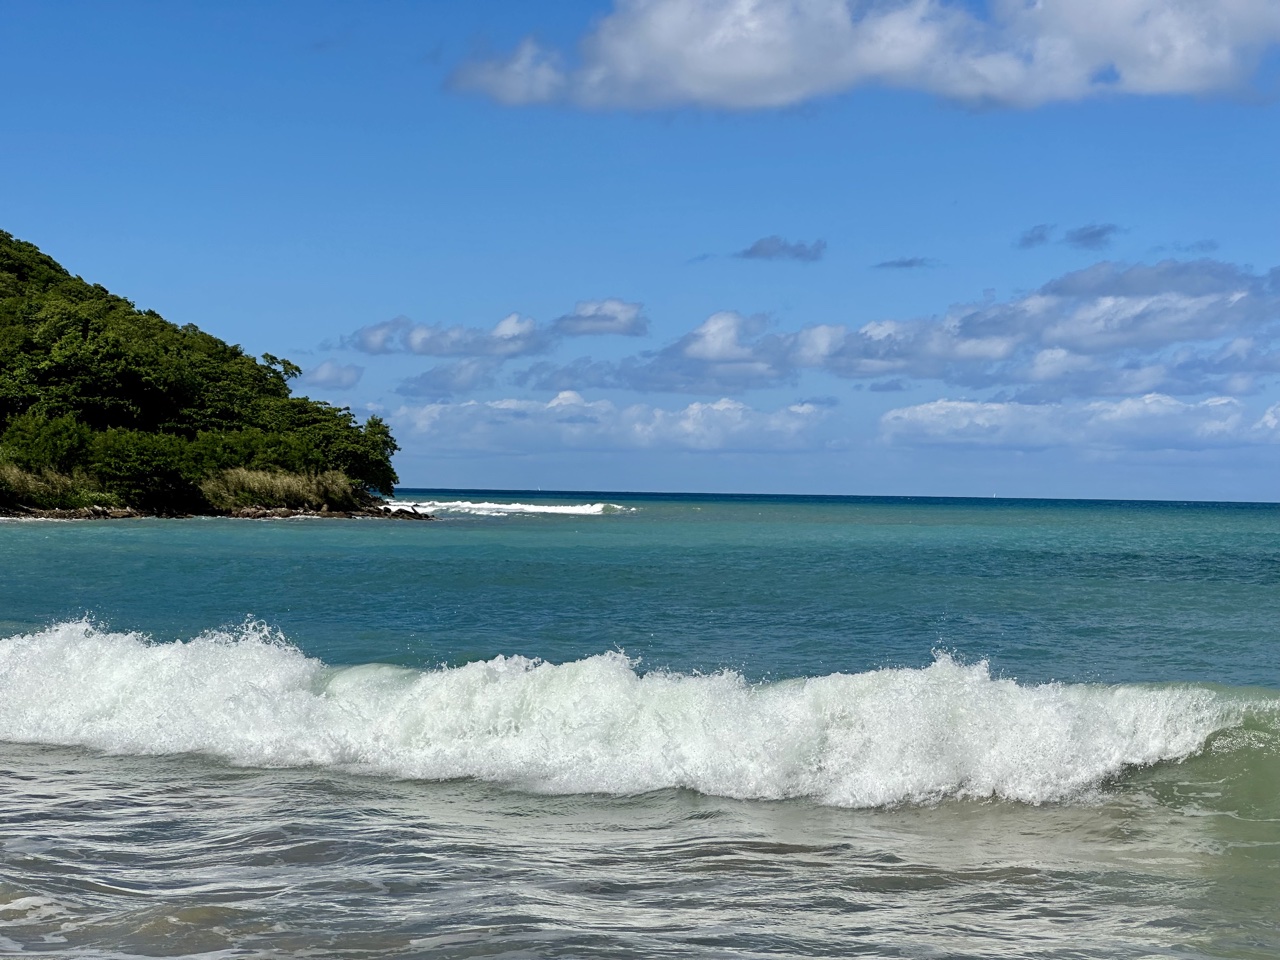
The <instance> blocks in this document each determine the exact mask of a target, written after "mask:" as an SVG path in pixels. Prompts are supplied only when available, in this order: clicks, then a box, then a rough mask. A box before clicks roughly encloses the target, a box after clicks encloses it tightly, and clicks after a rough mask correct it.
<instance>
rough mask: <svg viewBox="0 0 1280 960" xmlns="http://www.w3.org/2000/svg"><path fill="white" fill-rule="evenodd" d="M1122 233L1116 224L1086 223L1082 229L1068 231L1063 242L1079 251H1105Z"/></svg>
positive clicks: (1076, 228)
mask: <svg viewBox="0 0 1280 960" xmlns="http://www.w3.org/2000/svg"><path fill="white" fill-rule="evenodd" d="M1119 232H1120V228H1119V227H1118V226H1116V225H1115V224H1114V223H1086V224H1085V225H1084V226H1082V227H1075V228H1073V229H1071V230H1068V231H1067V232H1066V234H1065V236H1063V238H1062V242H1063V243H1065V244H1067V245H1068V246H1072V247H1075V248H1076V249H1077V250H1104V249H1106V248H1107V247H1109V246H1111V241H1112V240H1113V239H1114V238H1115V235H1116V234H1117V233H1119Z"/></svg>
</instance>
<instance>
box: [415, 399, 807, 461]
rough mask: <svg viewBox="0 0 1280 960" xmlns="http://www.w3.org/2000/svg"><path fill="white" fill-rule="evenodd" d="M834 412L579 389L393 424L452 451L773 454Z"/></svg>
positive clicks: (433, 409)
mask: <svg viewBox="0 0 1280 960" xmlns="http://www.w3.org/2000/svg"><path fill="white" fill-rule="evenodd" d="M825 413H826V408H825V407H824V406H822V405H819V404H816V403H805V402H801V403H795V404H791V405H790V406H786V407H782V408H780V409H778V410H773V411H763V410H757V409H754V408H752V407H749V406H747V405H746V404H744V403H741V402H739V401H737V400H730V399H727V398H725V399H720V400H716V401H714V402H711V403H691V404H688V405H687V406H684V407H679V408H676V409H664V408H661V407H656V406H650V405H648V404H631V405H628V406H619V405H616V404H614V403H612V402H610V401H608V400H594V401H589V400H586V399H584V398H583V397H582V395H581V394H578V393H576V392H575V391H572V390H566V391H562V392H561V393H559V394H557V395H556V396H555V397H554V398H553V399H551V400H550V401H547V402H542V401H538V400H517V399H507V400H489V401H477V400H468V401H466V402H462V403H430V404H426V405H423V406H403V407H401V408H400V409H399V410H397V411H396V412H395V413H394V414H393V417H392V419H393V422H394V423H396V425H397V426H399V427H402V428H405V429H407V430H409V431H411V432H412V433H414V434H417V435H419V436H424V437H426V438H428V439H429V440H430V442H431V444H432V446H433V448H435V449H440V450H450V451H463V452H465V451H508V452H518V451H536V450H545V449H548V448H551V449H554V448H557V447H567V448H574V449H590V450H616V449H650V448H665V449H684V450H773V449H785V448H793V447H798V446H802V445H803V444H804V443H805V442H806V439H807V437H806V435H807V433H808V430H809V428H810V427H811V426H812V425H813V424H815V423H816V422H817V421H818V420H819V419H820V418H821V417H822V416H824V414H825Z"/></svg>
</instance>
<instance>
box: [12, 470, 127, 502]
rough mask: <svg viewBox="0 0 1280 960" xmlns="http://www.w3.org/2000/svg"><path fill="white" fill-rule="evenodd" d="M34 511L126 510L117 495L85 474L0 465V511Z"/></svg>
mask: <svg viewBox="0 0 1280 960" xmlns="http://www.w3.org/2000/svg"><path fill="white" fill-rule="evenodd" d="M19 506H25V507H34V508H36V509H38V510H76V509H79V508H80V507H112V508H115V507H123V506H124V502H123V501H122V500H121V499H120V498H119V497H118V496H116V495H115V494H112V493H108V492H107V491H105V490H102V489H100V488H99V487H98V485H97V484H96V483H94V482H93V481H92V479H90V478H89V477H88V476H86V475H85V474H84V473H83V472H77V473H75V474H73V475H71V476H67V475H66V474H62V473H55V472H54V471H52V470H41V471H38V472H34V471H30V470H23V469H22V468H21V467H19V466H17V465H16V464H12V463H0V508H3V509H6V510H12V509H14V508H15V507H19Z"/></svg>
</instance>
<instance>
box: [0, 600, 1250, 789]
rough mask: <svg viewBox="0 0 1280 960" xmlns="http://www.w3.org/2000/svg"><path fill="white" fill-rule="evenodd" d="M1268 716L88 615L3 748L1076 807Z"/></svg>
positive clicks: (14, 684) (954, 684)
mask: <svg viewBox="0 0 1280 960" xmlns="http://www.w3.org/2000/svg"><path fill="white" fill-rule="evenodd" d="M1250 709H1252V708H1250V707H1249V706H1248V705H1247V702H1245V701H1241V700H1240V699H1239V698H1237V697H1233V696H1231V695H1229V694H1228V693H1225V692H1222V691H1215V690H1212V689H1209V688H1205V687H1195V686H1145V685H1120V686H1095V685H1080V684H1045V685H1039V686H1027V685H1020V684H1018V683H1016V682H1014V681H1012V680H1005V679H996V678H992V677H991V676H990V674H989V672H988V669H987V666H986V664H985V663H982V664H975V665H965V664H961V663H957V662H955V661H953V660H952V659H951V658H949V657H947V656H945V655H939V656H938V657H937V658H936V660H935V662H934V663H933V664H931V665H930V666H928V667H925V668H923V669H885V670H875V671H871V672H867V673H860V674H831V675H827V676H820V677H812V678H806V679H797V680H786V681H780V682H775V683H762V684H753V683H749V682H747V681H746V680H744V679H743V677H742V676H740V675H738V674H736V673H733V672H727V671H726V672H722V673H717V674H713V675H696V674H695V675H685V674H677V673H664V672H650V673H645V674H641V673H637V671H636V669H635V664H634V663H633V662H631V661H629V660H628V659H627V658H626V657H625V656H623V655H622V654H619V653H605V654H601V655H599V656H593V657H588V658H586V659H583V660H578V661H575V662H571V663H564V664H552V663H545V662H541V661H537V660H529V659H525V658H523V657H497V658H495V659H492V660H488V661H483V662H475V663H468V664H466V665H464V666H460V667H452V668H439V669H432V670H412V669H407V668H401V667H394V666H387V665H381V664H366V665H361V666H354V667H331V666H327V665H326V664H324V663H322V662H321V661H319V660H316V659H312V658H309V657H307V656H305V655H304V654H303V653H301V652H300V651H299V650H297V649H296V648H295V647H292V646H290V645H289V644H288V643H286V642H285V641H284V640H283V639H282V638H281V637H279V636H278V635H275V634H273V633H271V632H270V631H269V630H268V629H267V628H265V627H263V626H262V625H260V624H253V623H248V624H245V625H244V626H243V627H241V628H238V629H236V630H231V631H220V632H209V633H205V634H202V635H201V636H199V637H196V638H194V639H192V640H189V641H186V642H178V643H157V642H153V641H151V640H150V639H148V638H147V637H145V636H143V635H140V634H134V633H113V632H108V631H105V630H102V629H99V628H98V627H96V626H94V625H93V624H91V623H88V622H83V621H77V622H68V623H62V624H57V625H55V626H52V627H50V628H48V629H46V630H43V631H40V632H37V633H32V634H25V635H18V636H13V637H9V638H7V639H3V640H0V739H4V740H9V741H22V742H35V743H47V744H64V745H80V746H86V747H92V748H96V749H100V750H104V751H108V752H116V753H128V754H170V753H187V752H198V753H205V754H211V755H214V756H217V757H221V758H224V759H225V760H227V761H230V762H232V763H235V764H242V765H250V766H305V765H318V766H326V767H336V768H340V769H344V770H349V771H354V772H360V773H367V774H381V775H389V776H395V777H404V778H415V779H427V780H447V779H455V778H477V779H481V780H486V781H492V782H497V783H504V784H509V785H512V786H517V787H520V788H524V789H530V790H537V791H546V792H555V793H609V794H633V793H639V792H645V791H650V790H656V789H662V788H671V787H683V788H688V789H692V790H697V791H700V792H702V793H706V794H714V795H719V796H726V797H735V798H744V799H747V798H750V799H770V800H774V799H786V798H799V797H807V798H812V799H814V800H816V801H818V802H820V803H825V804H831V805H837V806H846V807H877V806H883V805H893V804H901V803H914V802H930V801H935V800H939V799H943V798H948V797H999V798H1004V799H1010V800H1018V801H1025V802H1030V803H1041V802H1046V801H1056V800H1067V799H1070V798H1072V797H1076V796H1079V795H1081V794H1082V793H1085V792H1088V791H1090V790H1092V789H1094V788H1096V787H1098V786H1099V785H1101V784H1102V783H1103V782H1104V781H1105V780H1107V779H1108V778H1110V777H1113V776H1115V775H1117V774H1120V773H1122V772H1123V771H1125V770H1126V769H1128V768H1134V767H1141V766H1147V765H1151V764H1156V763H1160V762H1162V761H1173V760H1180V759H1182V758H1186V757H1188V756H1191V755H1192V754H1195V753H1196V752H1198V751H1200V750H1201V749H1202V748H1203V747H1204V746H1205V744H1206V741H1207V740H1208V739H1209V738H1210V737H1211V736H1212V735H1213V734H1214V733H1215V732H1218V731H1222V730H1226V729H1229V728H1232V727H1235V726H1237V725H1239V724H1240V723H1241V722H1242V718H1243V717H1244V716H1245V714H1246V713H1247V712H1248V711H1249V710H1250ZM1266 709H1268V710H1274V704H1269V705H1267V707H1266Z"/></svg>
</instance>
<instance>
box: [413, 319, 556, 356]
mask: <svg viewBox="0 0 1280 960" xmlns="http://www.w3.org/2000/svg"><path fill="white" fill-rule="evenodd" d="M402 336H403V343H404V346H405V349H407V350H408V351H409V352H410V353H417V354H421V355H422V356H427V357H519V356H527V355H529V354H532V353H542V352H544V351H546V350H547V349H548V348H549V347H550V346H551V343H552V337H551V336H550V335H549V334H548V333H547V332H546V331H545V330H540V329H538V325H537V324H536V323H534V321H533V320H531V319H529V318H528V317H522V316H520V315H519V314H516V313H512V314H509V315H508V316H506V317H503V318H502V319H501V320H499V321H498V322H497V323H496V324H494V326H493V329H492V330H477V329H475V328H474V327H461V326H454V327H446V326H444V325H443V324H417V325H416V326H412V327H408V328H406V329H405V331H404V333H403V335H402Z"/></svg>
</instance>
